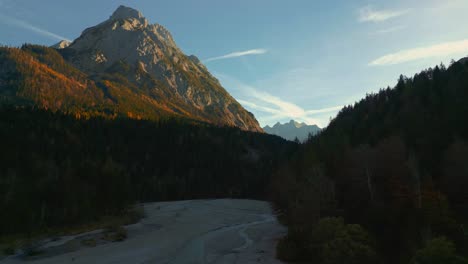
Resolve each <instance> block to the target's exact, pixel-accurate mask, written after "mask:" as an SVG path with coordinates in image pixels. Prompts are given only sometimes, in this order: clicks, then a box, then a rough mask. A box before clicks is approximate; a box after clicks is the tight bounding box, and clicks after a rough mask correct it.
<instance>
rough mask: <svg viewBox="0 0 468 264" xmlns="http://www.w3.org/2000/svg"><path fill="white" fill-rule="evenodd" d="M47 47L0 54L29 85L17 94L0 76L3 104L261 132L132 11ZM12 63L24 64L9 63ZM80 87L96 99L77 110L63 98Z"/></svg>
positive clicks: (162, 33)
mask: <svg viewBox="0 0 468 264" xmlns="http://www.w3.org/2000/svg"><path fill="white" fill-rule="evenodd" d="M53 48H54V49H50V50H49V49H48V48H46V47H38V46H34V45H25V46H23V48H21V49H19V50H17V51H14V52H13V50H12V49H3V52H4V53H10V54H9V55H8V54H6V55H5V56H3V58H5V59H8V60H12V62H11V63H10V65H22V66H21V67H20V68H21V70H19V71H18V67H14V66H11V69H10V71H12V72H15V73H14V74H16V76H17V77H18V76H20V77H21V78H26V79H28V81H27V82H28V84H29V86H30V87H27V88H26V90H28V93H26V94H25V93H21V92H20V91H19V90H21V89H22V88H21V86H22V85H23V84H22V82H21V81H20V80H16V81H15V79H13V78H10V79H8V78H9V77H7V76H2V75H1V74H0V84H1V83H3V82H8V83H9V84H10V85H9V87H10V88H9V89H10V92H9V93H8V94H4V93H3V92H4V91H2V89H0V95H1V96H2V97H5V96H7V97H8V99H9V101H14V100H15V99H20V97H21V98H23V99H27V100H30V101H31V102H32V103H33V104H35V105H37V106H39V107H42V108H46V109H48V108H49V107H50V105H54V107H53V108H54V109H55V110H63V108H64V107H63V106H64V105H65V108H74V109H75V110H76V111H75V112H88V113H89V112H91V113H90V114H92V113H94V112H98V113H99V114H98V115H103V116H116V115H117V116H127V117H130V118H138V119H159V118H161V117H163V118H165V117H173V116H176V117H182V118H188V119H193V120H196V121H202V122H206V123H211V124H213V125H217V126H233V127H239V128H240V129H242V130H248V131H255V132H263V130H262V128H261V127H260V125H259V124H258V121H257V120H256V119H255V117H254V116H253V114H252V113H250V112H248V111H247V110H245V109H244V108H243V107H242V106H241V105H240V104H239V103H238V102H237V101H236V100H235V99H234V98H233V97H232V96H231V95H230V94H229V93H228V92H227V91H226V90H225V89H224V88H223V87H222V85H221V84H220V83H219V81H218V80H217V79H216V78H215V77H213V76H212V75H211V73H210V72H209V71H208V69H207V68H206V67H205V66H204V65H203V64H202V63H201V62H200V61H199V60H198V59H197V58H196V56H193V55H191V56H186V55H185V54H184V53H183V52H182V51H181V50H180V49H179V48H178V47H177V45H176V43H175V41H174V39H173V38H172V35H171V34H170V32H169V31H168V30H167V29H166V28H165V27H163V26H161V25H159V24H150V23H149V22H148V20H147V19H146V18H145V17H144V16H143V14H142V13H141V12H140V11H138V10H135V9H133V8H129V7H125V6H120V7H119V8H117V10H116V11H115V12H114V13H113V14H112V15H111V16H110V17H109V19H107V20H105V21H103V22H102V23H100V24H98V25H96V26H93V27H90V28H87V29H85V30H84V31H83V32H82V34H81V35H80V37H78V38H77V39H75V40H74V41H73V42H72V43H67V42H65V41H61V42H59V43H57V44H56V45H54V46H53ZM23 52H24V54H20V53H23ZM12 53H14V55H12ZM58 54H59V55H58ZM10 55H12V56H10ZM19 57H22V58H23V61H15V60H18V58H19ZM0 63H1V62H0ZM5 63H7V62H5ZM7 64H8V63H7ZM33 64H34V65H36V66H33ZM38 65H40V67H37V66H38ZM63 68H66V69H68V68H73V70H70V71H71V72H80V73H81V75H80V78H81V79H80V80H81V82H80V84H76V85H74V84H73V83H75V81H76V78H75V77H73V76H68V75H67V74H70V72H64V70H63ZM37 69H42V71H43V72H37ZM32 71H34V72H36V74H35V75H34V76H36V77H35V78H36V79H34V78H29V77H30V76H31V74H30V72H32ZM46 72H54V74H52V75H50V74H49V75H47V74H46ZM55 73H60V74H61V75H57V74H55ZM69 77H71V78H69ZM21 78H19V79H21ZM1 79H3V80H1ZM7 79H8V80H7ZM46 79H47V82H45V81H44V80H46ZM64 79H69V80H68V81H67V85H65V87H66V88H65V89H61V88H60V87H63V86H64V84H63V83H61V84H60V85H59V84H58V83H60V82H61V80H64ZM15 82H16V83H15ZM34 83H36V84H37V83H41V86H37V85H36V84H34ZM72 84H73V85H72ZM89 85H91V86H93V87H91V86H89ZM33 86H34V87H35V88H34V89H32V88H31V87H33ZM51 87H55V88H53V89H49V88H51ZM80 87H82V88H80ZM83 87H85V90H89V89H91V90H93V93H94V94H101V95H100V96H99V99H96V98H95V97H93V96H88V98H87V99H86V101H87V103H83V102H81V101H83V100H81V99H80V98H78V97H76V96H75V97H70V96H69V95H70V94H82V91H81V90H82V89H83ZM0 88H1V87H0ZM80 89H81V90H80ZM60 93H62V94H61V95H60V96H59V95H58V94H60ZM54 94H55V95H54ZM15 96H16V98H15ZM101 97H102V98H101ZM52 98H54V99H52ZM54 101H60V102H61V103H60V104H57V102H54ZM103 102H104V103H103ZM78 105H79V106H78ZM102 108H105V109H102ZM67 111H68V110H67ZM102 112H105V113H102Z"/></svg>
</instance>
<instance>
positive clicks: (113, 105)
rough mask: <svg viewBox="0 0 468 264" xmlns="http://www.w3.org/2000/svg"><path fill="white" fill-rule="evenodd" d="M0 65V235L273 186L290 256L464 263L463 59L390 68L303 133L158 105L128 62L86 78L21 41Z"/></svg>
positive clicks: (5, 51) (262, 192) (467, 223)
mask: <svg viewBox="0 0 468 264" xmlns="http://www.w3.org/2000/svg"><path fill="white" fill-rule="evenodd" d="M0 66H1V68H0V77H2V78H0V92H1V93H0V105H1V107H0V142H1V144H0V146H1V149H0V212H2V214H1V217H0V238H2V237H7V236H23V237H30V236H33V235H34V234H38V233H39V234H40V233H47V231H48V230H51V229H55V228H67V227H75V226H79V225H83V224H86V223H90V222H93V221H98V220H99V219H100V218H102V217H105V216H115V217H119V216H122V215H124V214H125V212H126V211H127V210H128V208H129V207H131V206H132V205H134V204H136V203H138V202H150V201H166V200H184V199H198V198H226V197H232V198H255V199H267V198H268V199H270V200H271V201H272V202H273V204H274V207H275V209H276V211H277V213H278V216H279V218H280V220H281V221H282V223H284V224H285V225H286V226H287V227H288V235H287V236H286V237H284V238H283V239H281V240H280V242H279V244H278V257H279V258H280V259H282V260H285V261H288V262H292V263H294V262H298V263H318V264H320V263H324V264H341V263H350V264H353V263H356V264H358V263H359V264H362V263H364V264H365V263H369V264H370V263H383V264H386V263H388V264H394V263H405V264H406V263H411V264H416V263H418V264H440V263H444V264H445V263H447V264H459V263H460V264H462V263H468V262H467V258H468V122H467V118H466V117H467V116H468V61H467V60H466V59H464V60H461V61H459V62H453V63H452V64H451V65H450V66H449V67H448V68H446V67H445V66H444V65H439V66H436V67H435V68H431V69H427V70H424V71H422V72H421V73H418V74H416V75H415V76H413V77H410V78H409V77H404V76H400V78H399V79H398V83H397V85H396V86H395V87H393V88H390V87H389V88H386V89H382V90H380V91H379V92H378V93H374V94H368V95H367V96H366V97H365V98H363V99H362V100H361V101H359V102H356V103H355V104H354V105H350V106H347V107H345V108H343V109H342V110H341V111H340V112H339V114H338V115H337V116H336V117H335V118H334V119H333V120H332V121H331V122H330V124H329V126H328V127H327V128H325V129H324V130H323V131H321V132H320V133H319V134H317V135H315V136H313V137H310V138H309V140H308V141H307V142H306V143H304V144H301V145H299V144H297V143H293V142H290V141H286V140H283V139H281V138H279V137H276V136H271V135H266V134H264V133H256V132H248V131H243V130H241V129H238V128H234V127H227V126H225V127H223V126H220V124H223V123H219V122H218V123H217V122H212V123H211V124H210V123H208V122H205V119H204V118H205V117H204V116H202V115H200V116H199V117H197V118H193V117H191V116H190V115H187V114H186V113H185V114H184V112H183V111H182V110H183V109H179V108H178V107H176V106H173V105H171V104H169V103H168V104H167V105H159V103H158V100H156V99H161V98H166V97H167V98H169V97H168V96H167V95H164V94H158V92H160V90H158V89H152V88H151V87H154V86H158V85H159V86H161V87H163V88H164V85H162V84H160V83H158V80H156V79H154V78H149V77H148V79H147V81H145V82H144V83H132V82H130V81H128V80H127V81H125V76H124V75H122V73H125V68H126V67H128V65H126V64H125V63H121V64H117V65H115V67H113V68H112V69H114V70H109V71H107V72H105V73H102V74H100V75H98V76H92V78H91V77H90V76H89V75H87V74H85V73H83V72H81V71H80V70H78V69H77V68H75V67H73V66H72V65H71V64H69V63H68V62H67V61H66V60H64V58H63V57H62V54H60V53H59V52H57V51H55V50H52V49H49V48H45V47H40V46H34V45H25V46H23V47H22V48H21V49H17V48H0ZM193 78H195V77H193ZM216 85H218V84H216ZM166 88H167V87H166ZM166 88H164V89H166ZM161 89H162V88H161ZM168 91H170V90H167V91H166V92H168ZM148 98H150V99H148ZM151 98H152V99H151ZM169 101H170V100H169ZM169 101H168V102H169ZM155 106H157V107H155ZM197 111H198V110H197ZM207 111H210V109H209V108H207ZM194 113H195V112H194ZM196 113H198V112H196ZM242 113H244V112H242ZM245 113H246V112H245ZM211 114H213V115H215V116H217V118H220V119H222V118H221V117H222V115H221V114H219V116H218V112H217V110H216V111H214V112H213V113H211ZM247 115H248V114H247ZM202 117H203V118H202ZM0 242H1V241H0Z"/></svg>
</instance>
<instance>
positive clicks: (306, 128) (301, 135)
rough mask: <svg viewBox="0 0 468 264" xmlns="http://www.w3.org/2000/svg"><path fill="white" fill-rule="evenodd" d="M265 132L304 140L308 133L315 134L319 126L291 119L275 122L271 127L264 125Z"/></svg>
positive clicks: (289, 138)
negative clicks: (282, 122)
mask: <svg viewBox="0 0 468 264" xmlns="http://www.w3.org/2000/svg"><path fill="white" fill-rule="evenodd" d="M263 130H265V132H266V133H268V134H272V135H277V136H280V137H282V138H285V139H288V140H295V139H296V138H297V139H299V141H304V140H306V139H307V138H308V137H309V134H311V135H315V134H317V133H318V132H320V130H321V129H320V127H318V126H317V125H307V124H306V123H299V122H296V121H294V120H291V121H290V122H289V123H284V124H281V123H279V122H278V123H276V124H275V125H274V126H273V127H270V126H266V127H264V128H263Z"/></svg>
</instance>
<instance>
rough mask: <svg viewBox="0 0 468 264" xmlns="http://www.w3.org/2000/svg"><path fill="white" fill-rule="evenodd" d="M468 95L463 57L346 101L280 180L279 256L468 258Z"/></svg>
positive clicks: (319, 259) (276, 185) (320, 259)
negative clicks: (283, 227) (284, 228)
mask: <svg viewBox="0 0 468 264" xmlns="http://www.w3.org/2000/svg"><path fill="white" fill-rule="evenodd" d="M467 102H468V64H467V63H465V62H464V61H460V62H456V63H455V62H453V63H452V64H451V65H450V67H449V68H448V69H447V68H446V67H445V66H444V65H439V66H436V67H435V68H431V69H428V70H425V71H422V72H421V73H418V74H416V75H415V76H414V77H411V78H408V77H404V76H400V78H399V80H398V83H397V85H396V86H395V87H394V88H386V89H382V90H380V91H379V92H378V93H375V94H368V95H367V96H366V97H365V98H364V99H362V100H361V101H359V102H357V103H355V104H354V105H350V106H347V107H345V108H343V109H342V110H341V111H340V112H339V114H338V115H337V117H336V118H334V119H333V120H332V121H331V122H330V125H329V126H328V127H327V128H326V129H324V130H323V131H322V132H321V133H319V134H318V135H317V136H314V137H311V138H309V140H308V141H307V143H305V144H304V145H303V146H301V148H300V150H299V151H298V152H297V153H296V154H295V157H294V158H293V159H292V160H291V161H289V162H287V163H286V164H285V165H283V166H282V168H281V169H280V171H279V172H277V173H276V175H275V177H274V181H273V183H272V199H273V201H274V202H275V205H276V206H277V208H278V210H279V211H280V212H281V214H282V216H281V218H282V220H283V221H284V222H285V223H286V224H287V225H288V226H289V233H288V236H287V237H285V238H284V239H283V240H282V241H281V242H280V244H279V247H278V251H279V255H280V257H282V258H283V259H286V260H290V261H305V262H306V263H421V264H422V263H467V262H466V258H464V257H463V256H465V257H466V256H468V232H467V230H468V225H467V224H468V192H467V191H466V190H468V122H467V116H468V104H467Z"/></svg>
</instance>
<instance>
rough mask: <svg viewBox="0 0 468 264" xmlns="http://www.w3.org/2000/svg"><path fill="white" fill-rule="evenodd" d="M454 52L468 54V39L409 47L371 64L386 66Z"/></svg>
mask: <svg viewBox="0 0 468 264" xmlns="http://www.w3.org/2000/svg"><path fill="white" fill-rule="evenodd" d="M454 54H468V39H465V40H460V41H452V42H444V43H439V44H436V45H430V46H425V47H419V48H414V49H407V50H402V51H398V52H395V53H390V54H387V55H384V56H382V57H380V58H378V59H376V60H374V61H372V62H370V63H369V65H370V66H384V65H394V64H400V63H405V62H409V61H415V60H420V59H426V58H436V57H444V56H449V55H454Z"/></svg>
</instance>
